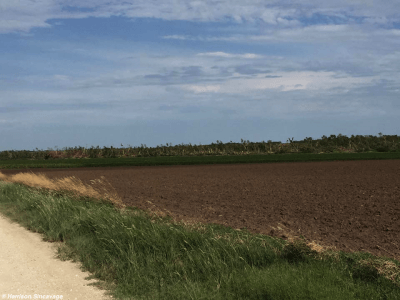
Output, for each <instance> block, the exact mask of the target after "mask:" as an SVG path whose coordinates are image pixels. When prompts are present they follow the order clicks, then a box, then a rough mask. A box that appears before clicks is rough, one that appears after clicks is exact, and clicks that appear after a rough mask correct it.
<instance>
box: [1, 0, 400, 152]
mask: <svg viewBox="0 0 400 300" xmlns="http://www.w3.org/2000/svg"><path fill="white" fill-rule="evenodd" d="M3 2H4V1H3ZM399 49H400V11H399V9H398V0H387V1H378V0H338V1H326V0H290V1H288V0H286V1H283V0H272V1H260V0H254V1H251V0H248V1H242V0H240V1H239V0H229V1H228V0H226V1H225V0H205V1H178V0H138V1H132V0H79V1H74V0H72V1H71V0H69V1H62V0H35V1H33V0H20V1H5V3H0V137H1V138H0V151H2V150H22V149H26V150H33V149H35V148H39V149H47V148H55V147H56V146H57V147H58V148H60V149H61V148H63V147H74V146H84V147H90V146H97V145H99V146H101V147H103V146H111V145H113V146H120V144H121V143H122V144H123V145H128V144H129V145H131V146H140V145H141V144H146V145H147V146H157V145H161V144H166V143H172V144H181V143H184V144H188V143H192V144H200V143H201V144H209V143H211V142H215V141H216V140H221V141H223V142H229V141H234V142H239V141H240V139H241V138H243V139H245V140H250V141H254V142H258V141H263V140H264V141H267V140H273V141H282V142H286V141H287V139H288V138H292V137H294V139H295V140H302V139H304V138H306V137H312V138H315V139H317V138H321V136H322V135H326V136H329V135H331V134H336V135H337V134H339V133H341V134H343V135H347V136H351V135H352V134H354V135H378V133H379V132H382V133H383V134H385V135H395V134H397V135H399V134H400V132H399V128H400V126H399V125H400V121H399V120H398V118H399V116H400V72H399V70H400V50H399Z"/></svg>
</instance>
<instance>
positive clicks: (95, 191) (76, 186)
mask: <svg viewBox="0 0 400 300" xmlns="http://www.w3.org/2000/svg"><path fill="white" fill-rule="evenodd" d="M0 180H2V181H5V182H13V183H21V184H24V185H27V186H30V187H34V188H44V189H48V190H53V191H70V192H73V193H74V194H76V195H79V196H87V197H91V198H96V199H105V200H107V201H110V202H112V203H113V204H114V205H115V206H116V207H118V208H125V205H124V203H123V202H122V200H121V198H120V197H119V196H118V194H117V192H116V190H115V189H114V188H113V186H112V185H111V184H110V183H109V182H108V181H107V180H106V179H105V177H104V176H101V179H94V180H91V185H86V184H84V183H83V182H82V181H81V180H80V179H79V178H76V177H75V176H70V177H63V178H55V179H50V178H48V177H46V176H45V175H44V174H40V173H39V174H34V173H32V172H31V173H28V172H26V173H18V174H15V175H11V176H6V175H4V174H3V173H1V172H0Z"/></svg>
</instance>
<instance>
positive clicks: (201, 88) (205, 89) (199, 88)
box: [183, 85, 221, 93]
mask: <svg viewBox="0 0 400 300" xmlns="http://www.w3.org/2000/svg"><path fill="white" fill-rule="evenodd" d="M220 88H221V87H220V86H219V85H187V86H183V89H186V90H189V91H193V92H195V93H210V92H218V91H219V90H220Z"/></svg>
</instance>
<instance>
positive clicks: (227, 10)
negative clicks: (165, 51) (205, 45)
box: [0, 0, 400, 33]
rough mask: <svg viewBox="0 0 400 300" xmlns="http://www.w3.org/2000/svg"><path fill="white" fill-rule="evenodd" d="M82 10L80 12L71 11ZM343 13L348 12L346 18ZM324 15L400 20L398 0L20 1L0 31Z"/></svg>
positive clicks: (4, 13)
mask: <svg viewBox="0 0 400 300" xmlns="http://www.w3.org/2000/svg"><path fill="white" fill-rule="evenodd" d="M69 8H77V9H69ZM343 12H347V13H346V14H344V13H343ZM313 13H314V14H315V13H319V14H324V15H327V16H342V17H343V18H344V19H348V20H352V19H354V18H356V17H362V18H366V19H365V22H366V23H369V24H371V23H372V24H385V23H386V24H390V23H391V22H394V21H399V20H400V15H399V13H398V0H386V1H385V2H382V1H381V0H371V1H369V2H366V1H365V0H362V1H355V0H353V1H349V0H336V1H327V0H326V1H321V0H292V1H290V2H289V3H288V2H286V1H280V0H272V1H269V2H268V3H267V2H265V3H264V2H262V1H260V0H248V1H242V0H219V1H215V0H205V1H191V2H188V1H176V0H79V1H77V0H70V1H64V0H35V1H33V0H19V1H2V3H1V4H0V20H2V22H1V23H0V32H3V33H5V32H12V31H28V30H29V29H31V28H34V27H43V26H48V25H46V21H47V20H49V19H55V18H59V19H63V18H86V17H90V16H92V17H111V16H124V17H128V18H143V17H150V18H160V19H164V20H190V21H201V22H204V21H214V22H215V21H226V20H227V19H232V20H235V21H236V22H238V23H242V22H254V21H257V20H262V21H264V22H265V23H266V24H272V25H277V26H280V25H282V26H293V25H296V24H299V18H300V17H304V16H306V17H307V16H311V15H312V14H313Z"/></svg>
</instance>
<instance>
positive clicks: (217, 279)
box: [0, 181, 400, 300]
mask: <svg viewBox="0 0 400 300" xmlns="http://www.w3.org/2000/svg"><path fill="white" fill-rule="evenodd" d="M25 184H26V183H25ZM25 184H22V183H8V184H5V183H4V182H1V181H0V211H1V212H2V213H3V214H4V215H6V216H8V217H10V218H11V219H13V220H15V221H18V222H19V223H21V224H22V225H23V226H25V227H26V228H28V229H30V230H33V231H36V232H39V233H42V234H43V236H44V238H45V240H47V241H53V242H61V244H60V247H59V250H58V254H59V257H60V258H61V259H73V260H76V261H80V262H81V263H82V267H83V269H84V270H85V271H89V272H91V273H92V274H93V277H94V278H98V279H100V280H102V281H103V282H104V284H103V285H102V287H103V288H106V289H109V291H110V293H111V294H112V295H113V296H114V297H115V298H117V299H285V300H287V299H400V275H399V272H400V271H399V270H400V267H399V266H400V263H399V262H397V261H395V260H390V259H382V258H377V257H374V256H372V255H370V254H367V253H343V252H332V251H329V250H326V251H322V250H321V251H316V250H313V247H310V245H307V244H305V242H304V241H302V240H295V241H293V242H287V241H284V240H280V239H276V238H272V237H268V236H264V235H255V234H251V233H248V232H246V231H237V230H233V229H231V228H227V227H223V226H218V225H212V224H192V225H187V224H186V225H185V224H182V223H176V222H174V221H173V220H172V219H171V218H168V217H164V218H161V217H158V216H157V215H150V214H148V213H146V212H143V211H140V210H137V209H131V208H124V207H122V208H119V207H117V206H116V205H115V203H114V204H113V203H112V202H111V201H109V200H106V199H104V198H100V201H99V199H97V198H93V197H89V196H82V194H79V193H75V192H71V191H70V192H65V191H64V190H58V191H55V190H52V189H49V188H39V187H37V186H36V187H33V186H26V185H25Z"/></svg>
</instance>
